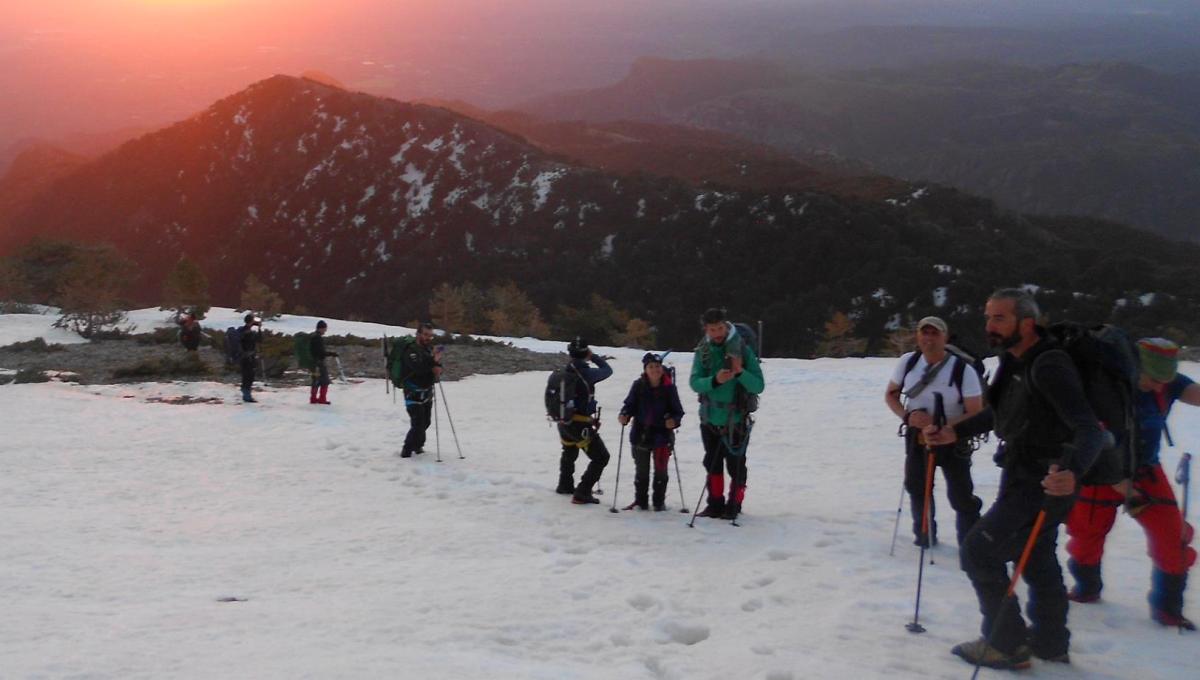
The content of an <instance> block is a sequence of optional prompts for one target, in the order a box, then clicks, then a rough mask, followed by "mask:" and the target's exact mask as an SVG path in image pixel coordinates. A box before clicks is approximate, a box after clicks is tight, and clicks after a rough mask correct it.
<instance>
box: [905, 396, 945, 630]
mask: <svg viewBox="0 0 1200 680" xmlns="http://www.w3.org/2000/svg"><path fill="white" fill-rule="evenodd" d="M934 399H935V406H934V416H933V422H934V424H935V425H937V426H938V427H941V426H943V425H945V424H946V408H945V404H943V403H942V395H940V394H935V395H934ZM925 451H926V454H925V505H924V507H923V508H922V509H921V552H920V556H919V557H918V558H917V602H916V606H915V608H914V609H913V620H912V621H911V622H909V623H908V625H906V626H904V628H905V630H907V631H908V632H910V633H924V632H925V626H922V625H921V584H922V583H923V582H924V579H925V550H926V549H927V548H930V547H933V536H932V532H931V531H930V529H932V527H931V526H930V525H931V524H932V522H931V519H932V514H933V513H931V512H930V506H931V505H933V503H932V502H931V501H932V497H933V468H934V463H936V462H937V460H936V458H935V457H934V453H933V445H932V444H929V443H928V442H926V443H925ZM901 494H902V495H901V496H900V498H901V502H903V499H904V496H903V492H901ZM929 563H930V564H933V560H932V559H930V560H929Z"/></svg>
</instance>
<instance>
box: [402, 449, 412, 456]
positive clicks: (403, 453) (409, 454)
mask: <svg viewBox="0 0 1200 680" xmlns="http://www.w3.org/2000/svg"><path fill="white" fill-rule="evenodd" d="M400 457H401V458H412V451H409V450H408V449H404V450H403V451H401V452H400Z"/></svg>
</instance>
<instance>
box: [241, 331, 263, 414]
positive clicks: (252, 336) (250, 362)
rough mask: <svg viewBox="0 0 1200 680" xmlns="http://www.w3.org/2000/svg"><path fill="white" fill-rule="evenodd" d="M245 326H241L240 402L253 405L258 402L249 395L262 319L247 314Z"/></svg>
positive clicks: (256, 359)
mask: <svg viewBox="0 0 1200 680" xmlns="http://www.w3.org/2000/svg"><path fill="white" fill-rule="evenodd" d="M244 320H245V322H246V323H245V325H244V326H242V334H241V335H242V342H241V347H242V360H241V366H242V401H244V402H249V403H254V402H256V401H258V400H257V399H255V398H254V396H253V395H251V394H250V389H251V388H252V387H253V386H254V371H255V369H256V368H257V367H258V343H259V340H260V339H261V338H260V337H259V336H260V333H261V332H262V319H261V318H259V317H258V316H255V315H254V314H247V315H246V317H245V319H244Z"/></svg>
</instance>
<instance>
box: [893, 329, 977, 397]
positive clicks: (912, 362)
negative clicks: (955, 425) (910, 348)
mask: <svg viewBox="0 0 1200 680" xmlns="http://www.w3.org/2000/svg"><path fill="white" fill-rule="evenodd" d="M946 351H947V352H949V353H950V354H951V355H953V356H954V357H955V359H956V361H955V362H954V367H953V368H951V369H950V386H951V387H957V388H958V403H960V404H961V403H963V374H964V373H966V371H967V367H968V366H970V367H971V369H972V370H974V371H975V375H977V376H979V387H980V388H981V389H982V388H986V387H987V382H988V381H987V367H986V366H985V365H984V363H983V358H982V357H977V356H975V355H974V354H972V353H971V352H968V351H967V350H965V349H963V348H961V347H959V346H958V345H953V344H950V343H947V344H946ZM920 360H921V352H919V351H917V352H913V354H912V356H911V357H909V358H908V361H907V362H905V364H904V375H902V376H901V377H900V385H901V386H903V385H904V381H905V380H906V379H907V378H908V374H909V373H911V372H912V370H913V369H914V368H916V366H917V362H918V361H920ZM982 394H983V396H984V400H985V401H986V399H987V390H986V389H983V391H982Z"/></svg>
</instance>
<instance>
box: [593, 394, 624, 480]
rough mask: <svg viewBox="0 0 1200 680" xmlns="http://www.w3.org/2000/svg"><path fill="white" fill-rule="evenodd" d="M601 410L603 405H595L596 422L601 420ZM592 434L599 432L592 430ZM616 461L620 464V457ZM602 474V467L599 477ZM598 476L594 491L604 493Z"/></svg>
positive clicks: (597, 434)
mask: <svg viewBox="0 0 1200 680" xmlns="http://www.w3.org/2000/svg"><path fill="white" fill-rule="evenodd" d="M603 410H604V407H603V406H597V407H596V422H601V420H600V412H601V411H603ZM593 434H595V435H596V436H597V437H599V436H600V432H598V431H594V432H593ZM617 463H618V464H620V459H619V458H618V459H617ZM603 476H604V469H603V468H601V469H600V477H603ZM600 477H596V491H595V493H598V494H603V493H604V489H601V488H600Z"/></svg>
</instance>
